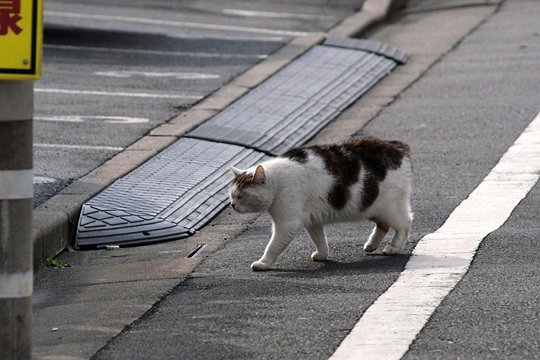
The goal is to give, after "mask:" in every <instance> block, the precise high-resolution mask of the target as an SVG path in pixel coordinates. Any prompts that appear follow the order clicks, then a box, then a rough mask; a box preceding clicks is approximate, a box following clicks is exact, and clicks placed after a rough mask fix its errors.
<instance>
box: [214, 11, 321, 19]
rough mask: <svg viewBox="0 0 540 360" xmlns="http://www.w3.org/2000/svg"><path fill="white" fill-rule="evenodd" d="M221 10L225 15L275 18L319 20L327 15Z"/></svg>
mask: <svg viewBox="0 0 540 360" xmlns="http://www.w3.org/2000/svg"><path fill="white" fill-rule="evenodd" d="M221 12H222V13H223V14H226V15H236V16H245V17H262V18H275V19H303V20H319V19H324V18H328V17H329V16H328V15H314V14H295V13H284V12H272V11H250V10H240V9H223V10H222V11H221Z"/></svg>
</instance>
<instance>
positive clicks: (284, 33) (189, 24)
mask: <svg viewBox="0 0 540 360" xmlns="http://www.w3.org/2000/svg"><path fill="white" fill-rule="evenodd" d="M44 13H45V16H56V17H63V18H71V19H87V20H103V21H113V22H130V23H138V24H147V25H162V26H173V27H188V28H195V29H205V30H215V31H234V32H237V31H238V32H245V33H255V34H269V35H282V36H308V35H310V34H312V33H309V32H305V31H288V30H274V29H262V28H254V27H243V26H235V25H220V24H205V23H196V22H189V21H174V20H159V19H150V18H140V17H130V16H113V15H99V14H78V13H68V12H59V11H45V12H44Z"/></svg>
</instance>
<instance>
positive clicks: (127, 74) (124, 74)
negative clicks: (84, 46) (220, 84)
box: [94, 71, 221, 80]
mask: <svg viewBox="0 0 540 360" xmlns="http://www.w3.org/2000/svg"><path fill="white" fill-rule="evenodd" d="M94 75H97V76H106V77H114V78H131V77H147V78H173V79H176V80H210V79H219V78H221V76H219V75H217V74H203V73H182V72H153V71H96V72H95V73H94Z"/></svg>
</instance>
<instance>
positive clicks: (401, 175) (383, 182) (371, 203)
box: [229, 137, 413, 271]
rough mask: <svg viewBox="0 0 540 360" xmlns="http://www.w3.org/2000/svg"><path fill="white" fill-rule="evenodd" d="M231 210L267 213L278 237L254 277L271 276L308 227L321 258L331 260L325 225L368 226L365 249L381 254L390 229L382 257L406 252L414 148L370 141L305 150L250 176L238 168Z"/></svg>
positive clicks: (315, 255)
mask: <svg viewBox="0 0 540 360" xmlns="http://www.w3.org/2000/svg"><path fill="white" fill-rule="evenodd" d="M231 171H232V173H233V174H234V180H233V182H232V184H231V186H230V188H229V198H230V203H231V206H232V207H233V209H234V210H236V211H237V212H239V213H252V212H257V213H259V212H265V211H267V212H268V213H269V214H270V216H271V218H272V237H271V239H270V241H269V243H268V245H267V246H266V249H265V251H264V254H263V256H262V257H261V258H260V259H259V260H258V261H255V262H254V263H253V264H252V265H251V269H252V270H253V271H261V270H269V269H271V268H272V265H273V264H274V262H275V261H276V259H277V258H278V256H279V255H280V254H281V253H282V252H283V251H284V250H285V248H286V247H287V246H288V245H289V243H290V242H291V241H292V239H293V238H294V236H295V235H296V234H297V233H299V232H300V231H301V230H303V229H304V228H305V229H307V232H308V234H309V236H310V237H311V239H312V240H313V242H314V243H315V247H316V251H315V252H314V253H313V254H312V255H311V259H312V260H314V261H325V260H327V259H328V243H327V241H326V236H325V233H324V228H323V226H324V225H326V224H330V223H336V222H350V221H358V220H361V219H369V220H371V221H373V222H374V223H375V228H374V229H373V232H372V233H371V236H370V237H369V239H368V241H367V242H366V243H365V245H364V251H365V252H367V253H370V252H373V251H375V250H376V249H377V248H378V247H379V245H380V243H381V241H382V240H383V238H384V236H385V235H386V233H387V232H388V230H389V229H390V228H392V229H394V230H395V236H394V238H393V239H392V241H391V242H390V243H389V244H388V245H386V246H385V247H384V249H383V254H385V255H390V254H397V253H400V251H401V250H402V249H403V247H404V246H405V243H406V241H407V238H408V236H409V231H410V228H411V224H412V215H413V214H412V212H411V206H410V195H411V191H412V190H411V189H412V185H411V182H412V167H411V159H410V148H409V146H408V145H407V144H405V143H402V142H400V141H387V140H382V139H380V138H376V137H364V138H360V139H356V140H351V141H348V142H344V143H341V144H333V145H324V146H317V145H316V146H310V147H300V148H295V149H292V150H289V151H287V152H285V153H284V154H283V155H281V156H279V157H277V158H274V159H271V160H268V161H265V162H263V163H261V164H259V165H256V166H253V167H251V168H249V169H247V170H241V169H237V168H235V167H231Z"/></svg>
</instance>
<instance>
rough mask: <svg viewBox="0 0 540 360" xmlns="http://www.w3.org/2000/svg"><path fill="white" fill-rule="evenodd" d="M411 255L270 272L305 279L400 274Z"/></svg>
mask: <svg viewBox="0 0 540 360" xmlns="http://www.w3.org/2000/svg"><path fill="white" fill-rule="evenodd" d="M409 257H410V255H392V256H382V255H368V256H365V257H363V258H361V259H359V260H357V261H351V262H347V261H339V260H326V261H322V262H318V263H317V265H316V266H313V267H310V268H303V269H302V268H300V269H284V268H276V269H273V270H272V271H270V272H269V273H272V275H273V276H277V277H289V278H304V277H311V278H312V277H328V276H356V275H358V274H372V273H396V272H397V273H399V272H401V271H403V269H404V267H405V264H406V263H407V261H408V260H409Z"/></svg>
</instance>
